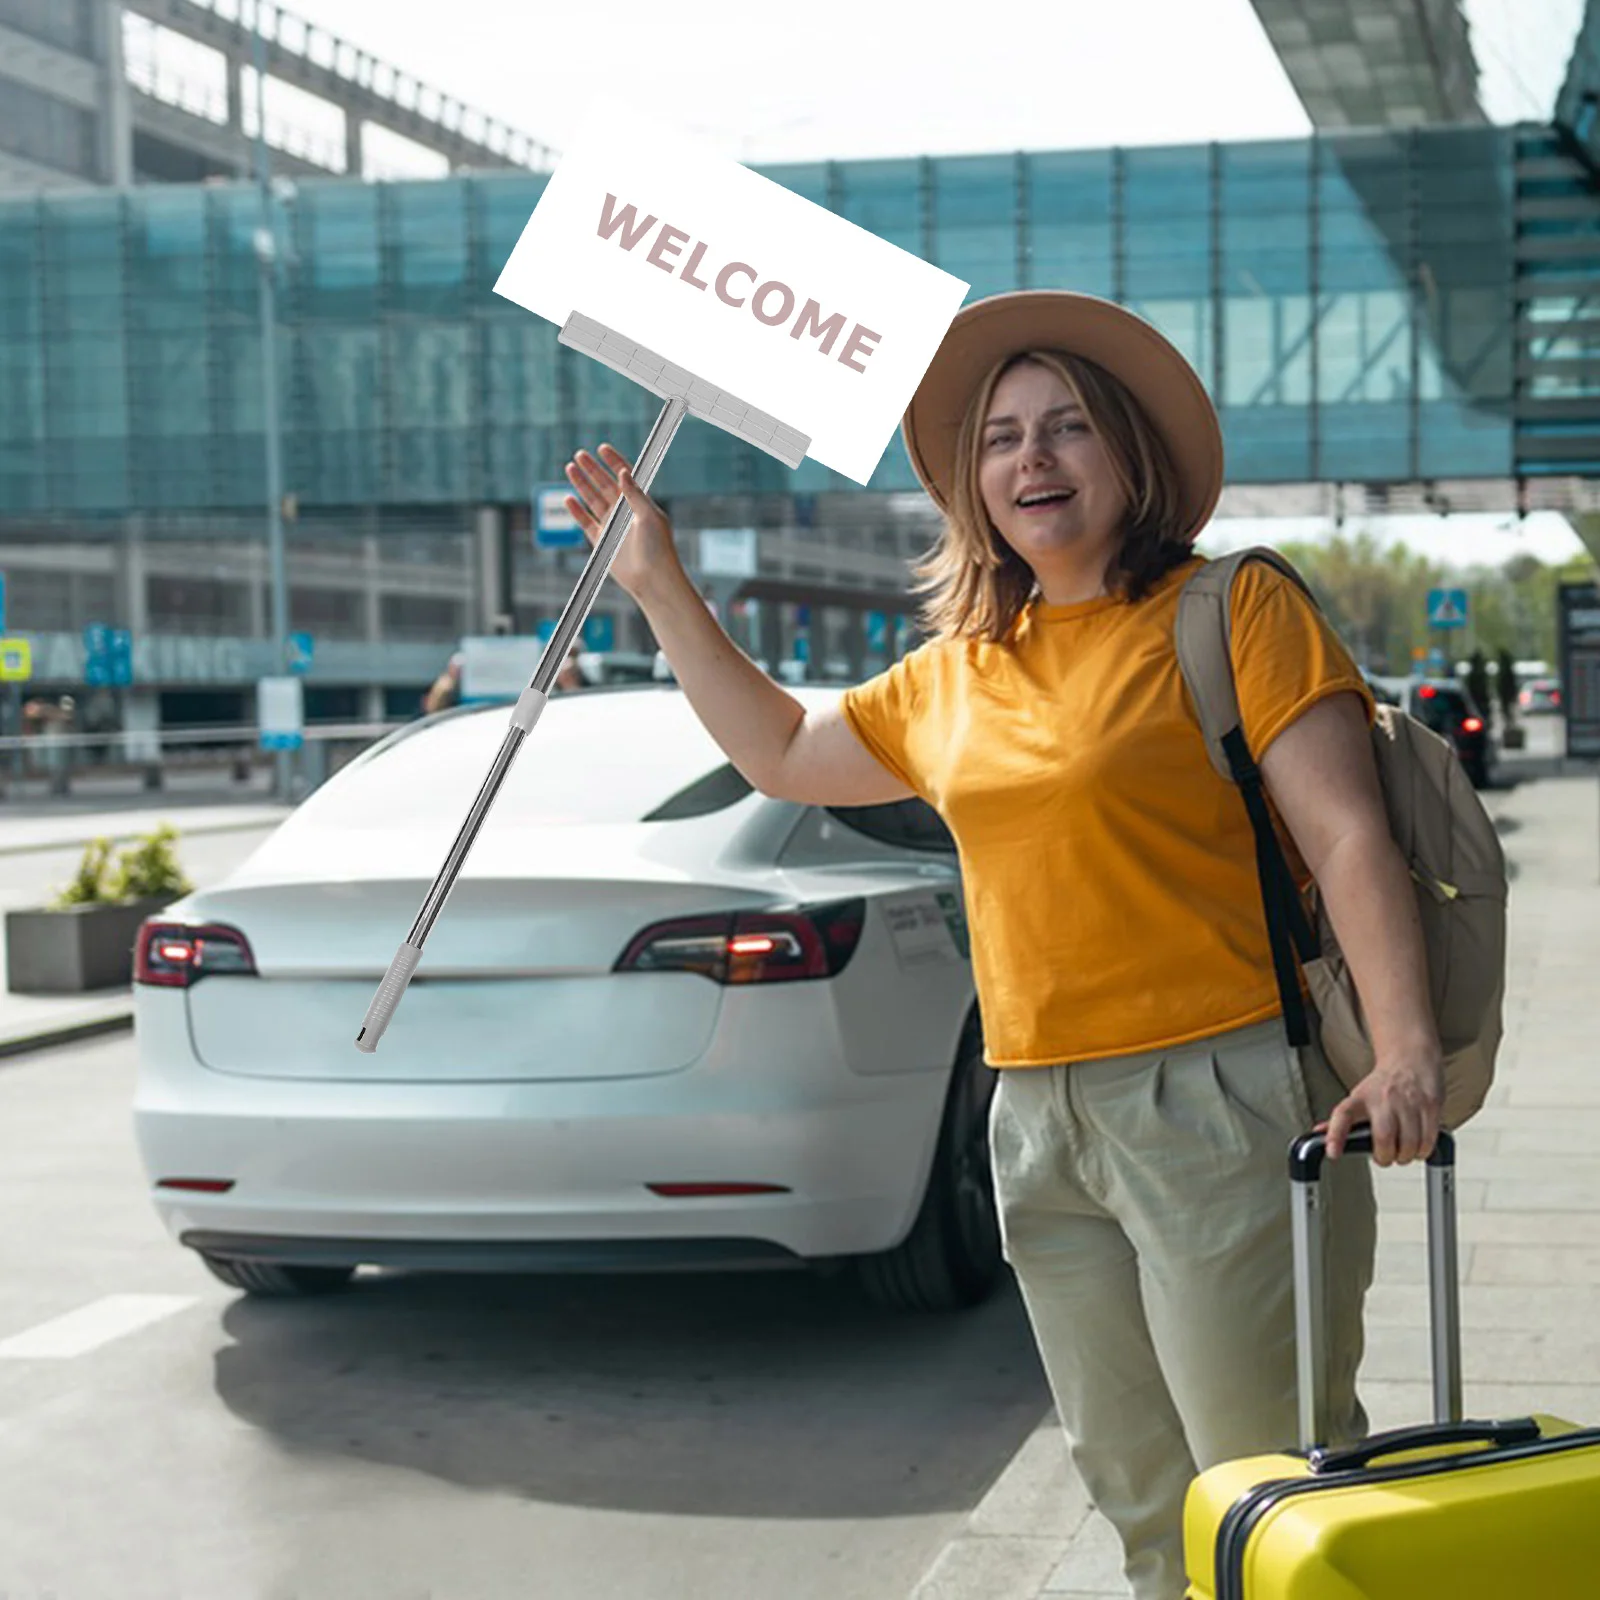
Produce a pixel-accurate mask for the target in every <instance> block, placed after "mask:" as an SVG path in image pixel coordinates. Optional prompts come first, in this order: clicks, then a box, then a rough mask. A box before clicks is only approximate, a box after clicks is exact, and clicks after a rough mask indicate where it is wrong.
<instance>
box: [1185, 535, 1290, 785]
mask: <svg viewBox="0 0 1600 1600" xmlns="http://www.w3.org/2000/svg"><path fill="white" fill-rule="evenodd" d="M1247 561H1264V562H1266V564H1267V565H1268V566H1269V567H1275V568H1276V569H1277V570H1278V571H1279V572H1281V573H1282V574H1283V575H1284V577H1286V578H1288V579H1289V580H1290V582H1291V583H1294V584H1297V585H1298V586H1299V587H1300V589H1301V590H1302V591H1303V592H1304V593H1305V595H1306V597H1307V598H1308V599H1309V600H1310V601H1311V603H1312V604H1313V605H1316V603H1317V597H1316V596H1315V595H1314V594H1312V593H1311V590H1310V588H1309V586H1308V585H1307V583H1306V580H1305V579H1304V578H1302V577H1301V576H1300V574H1299V573H1298V572H1296V571H1295V569H1294V567H1293V566H1292V565H1291V564H1290V563H1289V562H1288V561H1287V560H1285V558H1284V557H1283V556H1280V555H1279V554H1278V552H1277V551H1276V550H1269V549H1268V548H1267V547H1266V546H1265V545H1253V546H1251V548H1250V549H1248V550H1235V551H1234V552H1233V553H1232V554H1231V555H1226V556H1218V557H1217V558H1216V560H1214V561H1208V562H1206V564H1205V565H1204V566H1203V567H1201V568H1200V570H1199V571H1198V572H1197V573H1195V574H1194V575H1193V577H1191V578H1190V579H1189V581H1188V582H1187V583H1185V584H1184V586H1183V593H1182V594H1181V595H1180V596H1179V597H1178V620H1177V623H1176V624H1175V626H1174V629H1173V632H1174V639H1175V642H1176V644H1177V647H1178V669H1179V671H1181V672H1182V673H1183V682H1184V687H1185V688H1187V689H1188V691H1189V698H1190V699H1191V700H1193V701H1194V707H1195V711H1196V713H1197V714H1198V716H1199V719H1200V732H1201V733H1202V734H1203V735H1204V736H1205V741H1206V754H1207V755H1209V756H1210V757H1211V765H1212V766H1213V767H1215V768H1216V769H1217V771H1218V773H1220V774H1221V775H1222V776H1223V777H1224V778H1229V779H1232V780H1233V781H1234V782H1237V781H1238V779H1237V777H1236V775H1235V773H1234V771H1233V767H1232V765H1231V764H1230V762H1229V760H1228V753H1227V751H1226V750H1224V749H1223V747H1222V740H1223V736H1224V735H1225V734H1226V733H1228V732H1229V731H1230V730H1231V729H1233V728H1237V727H1239V726H1240V722H1241V718H1240V715H1239V694H1238V690H1237V689H1236V688H1235V687H1234V682H1233V614H1232V609H1231V605H1230V600H1231V596H1232V594H1233V580H1234V578H1235V577H1236V576H1237V575H1238V572H1239V568H1240V567H1242V566H1243V565H1244V564H1245V562H1247Z"/></svg>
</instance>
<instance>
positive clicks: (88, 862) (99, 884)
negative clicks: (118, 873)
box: [52, 839, 111, 911]
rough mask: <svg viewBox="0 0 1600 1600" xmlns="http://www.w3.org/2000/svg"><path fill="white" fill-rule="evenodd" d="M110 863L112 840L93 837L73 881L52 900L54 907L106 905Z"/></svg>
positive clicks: (60, 908)
mask: <svg viewBox="0 0 1600 1600" xmlns="http://www.w3.org/2000/svg"><path fill="white" fill-rule="evenodd" d="M110 865H111V841H110V840H109V839H91V840H90V841H89V843H88V844H87V845H86V846H85V847H84V851H83V859H82V860H81V861H80V862H79V863H78V870H77V872H76V873H75V874H74V876H73V879H72V882H71V883H69V884H68V885H67V886H66V888H65V889H63V890H62V891H61V892H60V893H59V894H58V895H57V896H56V897H55V900H54V901H53V902H52V905H53V906H54V908H55V909H56V910H62V911H64V910H65V909H66V908H67V907H68V906H97V905H104V904H105V903H106V901H107V899H108V898H109V897H108V896H107V894H106V874H107V871H108V869H109V868H110Z"/></svg>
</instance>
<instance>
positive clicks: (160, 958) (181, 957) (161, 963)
mask: <svg viewBox="0 0 1600 1600" xmlns="http://www.w3.org/2000/svg"><path fill="white" fill-rule="evenodd" d="M255 970H256V959H255V956H254V955H253V954H252V953H251V950H250V941H249V940H248V939H246V938H245V936H244V935H243V934H242V933H240V932H239V930H238V929H237V928H228V927H224V926H223V925H222V924H220V923H215V922H205V923H195V922H162V921H161V920H160V919H159V918H156V917H152V918H151V919H150V921H148V922H146V923H145V924H144V925H143V926H142V927H141V928H140V929H139V938H138V942H137V943H136V944H135V945H134V947H133V981H134V982H135V983H148V984H153V985H154V986H155V987H156V988H158V989H187V988H188V987H189V986H190V985H191V984H196V983H198V982H199V981H200V980H201V979H202V978H209V977H212V976H215V975H219V974H222V973H231V974H233V975H235V976H237V975H240V974H243V975H246V976H254V975H255Z"/></svg>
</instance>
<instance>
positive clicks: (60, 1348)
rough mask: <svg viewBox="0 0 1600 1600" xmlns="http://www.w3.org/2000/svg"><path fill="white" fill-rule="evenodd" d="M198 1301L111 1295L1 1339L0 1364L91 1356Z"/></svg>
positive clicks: (180, 1296) (184, 1297) (188, 1297)
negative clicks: (106, 1345) (106, 1346)
mask: <svg viewBox="0 0 1600 1600" xmlns="http://www.w3.org/2000/svg"><path fill="white" fill-rule="evenodd" d="M198 1298H199V1297H198V1296H197V1295H192V1294H108V1295H107V1296H106V1297H105V1299H103V1300H95V1301H93V1302H91V1303H90V1304H89V1305H86V1306H80V1307H79V1308H78V1309H77V1310H76V1311H69V1312H67V1313H66V1315H65V1316H60V1317H53V1318H51V1320H50V1321H49V1322H41V1323H40V1324H39V1326H38V1327H37V1328H28V1329H26V1330H25V1331H24V1332H22V1333H16V1334H13V1335H12V1336H11V1337H10V1338H9V1339H0V1361H66V1360H69V1359H70V1358H71V1357H73V1356H81V1355H87V1354H88V1353H89V1351H91V1350H98V1349H99V1348H100V1346H101V1345H103V1344H110V1343H111V1341H112V1340H113V1339H120V1338H122V1336H123V1335H124V1334H128V1333H137V1332H138V1331H139V1329H140V1328H147V1327H149V1326H150V1324H151V1323H152V1322H160V1321H161V1319H162V1318H163V1317H170V1316H173V1315H174V1314H175V1313H177V1312H179V1311H183V1310H186V1309H187V1308H188V1307H189V1306H192V1305H194V1304H195V1302H196V1300H197V1299H198Z"/></svg>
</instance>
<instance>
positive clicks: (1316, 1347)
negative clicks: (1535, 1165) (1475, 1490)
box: [1289, 1125, 1461, 1454]
mask: <svg viewBox="0 0 1600 1600" xmlns="http://www.w3.org/2000/svg"><path fill="white" fill-rule="evenodd" d="M1344 1148H1345V1154H1346V1155H1371V1154H1372V1129H1371V1128H1370V1127H1367V1126H1365V1125H1363V1126H1361V1127H1359V1128H1354V1129H1352V1130H1351V1132H1350V1136H1349V1137H1348V1138H1347V1139H1346V1140H1345V1146H1344ZM1327 1153H1328V1138H1327V1135H1326V1134H1325V1133H1307V1134H1302V1135H1301V1136H1300V1137H1299V1138H1298V1139H1296V1140H1295V1141H1294V1143H1293V1144H1292V1145H1290V1147H1289V1200H1290V1220H1291V1223H1292V1227H1293V1235H1294V1310H1295V1318H1294V1320H1295V1371H1296V1380H1297V1383H1298V1386H1299V1400H1300V1448H1301V1449H1302V1450H1304V1451H1306V1452H1307V1453H1308V1454H1309V1452H1311V1451H1312V1450H1314V1449H1316V1447H1317V1446H1318V1445H1323V1444H1326V1443H1327V1440H1328V1346H1327V1320H1326V1316H1325V1314H1324V1301H1325V1284H1324V1280H1323V1253H1322V1212H1323V1206H1322V1169H1323V1163H1324V1161H1325V1159H1326V1157H1327ZM1341 1159H1342V1158H1341ZM1427 1174H1428V1310H1429V1322H1430V1327H1431V1338H1432V1345H1433V1416H1434V1420H1435V1422H1459V1421H1460V1420H1461V1293H1460V1286H1459V1281H1458V1271H1459V1269H1458V1265H1457V1259H1458V1251H1457V1246H1456V1142H1455V1139H1454V1138H1453V1137H1452V1136H1451V1134H1450V1133H1449V1132H1448V1131H1447V1130H1444V1129H1441V1130H1440V1132H1439V1137H1438V1139H1437V1141H1436V1142H1435V1144H1434V1147H1433V1151H1432V1153H1431V1154H1430V1155H1429V1156H1428V1164H1427Z"/></svg>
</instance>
